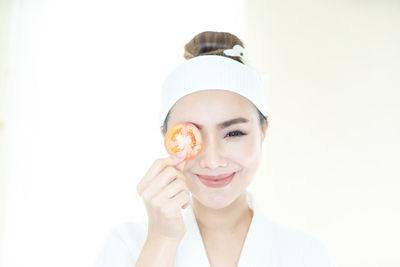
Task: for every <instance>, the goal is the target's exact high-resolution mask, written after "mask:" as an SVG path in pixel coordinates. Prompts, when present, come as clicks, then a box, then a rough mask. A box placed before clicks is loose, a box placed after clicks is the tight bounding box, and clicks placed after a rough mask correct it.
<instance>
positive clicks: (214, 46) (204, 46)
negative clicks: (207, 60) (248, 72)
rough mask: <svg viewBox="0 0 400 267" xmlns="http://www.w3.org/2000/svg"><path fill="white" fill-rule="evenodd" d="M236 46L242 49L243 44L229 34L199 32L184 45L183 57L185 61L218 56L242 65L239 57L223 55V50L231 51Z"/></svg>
mask: <svg viewBox="0 0 400 267" xmlns="http://www.w3.org/2000/svg"><path fill="white" fill-rule="evenodd" d="M237 44H238V45H241V46H242V47H243V48H244V44H243V42H242V41H241V40H240V39H239V38H238V37H236V35H233V34H231V33H229V32H211V31H206V32H201V33H199V34H197V35H196V36H195V37H193V39H192V40H190V41H189V42H188V43H187V44H186V45H185V53H184V55H183V56H184V57H185V59H191V58H193V57H197V56H201V55H219V56H224V57H229V58H232V59H234V60H236V61H239V62H240V63H243V62H242V60H241V59H240V57H234V56H228V55H225V54H224V50H225V49H231V48H232V47H233V46H235V45H237Z"/></svg>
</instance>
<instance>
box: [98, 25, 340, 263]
mask: <svg viewBox="0 0 400 267" xmlns="http://www.w3.org/2000/svg"><path fill="white" fill-rule="evenodd" d="M243 46H244V44H243V42H242V41H241V40H240V39H239V38H238V37H236V36H235V35H233V34H230V33H227V32H210V31H206V32H202V33H199V34H198V35H196V36H195V37H194V38H193V39H192V40H191V41H190V42H188V43H187V44H186V45H185V53H184V56H185V58H186V59H187V61H186V62H184V63H183V64H181V65H179V66H178V67H176V68H175V69H174V70H173V71H172V72H171V73H169V75H168V76H167V77H166V79H165V81H164V83H163V91H162V97H161V109H160V125H162V126H161V127H160V130H161V134H162V136H163V137H165V135H166V133H168V130H169V129H170V127H171V126H174V125H177V124H179V123H191V124H192V125H194V126H193V127H197V130H198V131H199V132H200V133H201V136H202V140H203V147H202V150H201V152H200V154H199V155H197V156H196V157H194V158H192V159H191V160H187V161H184V160H182V159H180V158H179V157H176V156H174V155H173V156H171V157H168V158H162V159H157V160H155V161H154V163H153V165H152V166H150V168H149V169H148V171H147V173H146V174H145V176H144V177H143V178H142V180H141V181H140V182H139V184H138V185H137V191H138V193H139V195H140V196H141V198H142V199H143V201H144V204H145V206H146V210H147V213H148V222H147V223H145V224H138V223H134V222H129V223H125V224H123V225H120V226H119V227H117V228H115V229H113V231H112V232H111V233H110V235H109V237H108V239H107V240H106V243H105V246H104V248H103V250H102V251H101V254H100V256H99V258H98V261H97V264H96V267H106V266H107V267H111V266H113V267H119V266H120V267H122V266H137V267H139V266H146V267H148V266H178V267H181V266H182V267H183V266H241V267H244V266H275V267H289V266H299V267H329V266H332V265H331V262H330V258H329V253H328V250H327V249H326V247H325V245H324V244H323V243H322V242H321V241H319V240H318V239H316V238H314V237H313V236H311V235H310V234H307V233H303V232H301V231H298V230H294V229H291V228H289V227H287V226H284V225H280V224H278V223H276V222H273V221H272V220H270V219H268V218H267V217H265V216H264V215H263V214H262V213H261V212H260V210H259V208H258V205H257V203H256V201H255V199H254V197H253V195H252V194H251V193H250V192H249V191H247V187H248V186H249V185H250V184H251V182H252V179H253V177H254V175H255V173H256V171H257V169H258V167H259V164H260V160H261V155H262V144H263V141H264V140H265V137H266V132H267V128H268V125H269V119H268V116H267V106H266V99H265V95H264V89H263V86H262V83H261V78H260V75H259V74H258V73H257V72H256V71H255V70H254V69H253V68H252V67H251V66H249V65H248V64H245V63H244V61H242V55H243V54H244V53H243V54H242V53H241V51H242V52H243V51H244V47H243ZM231 49H233V50H234V51H233V52H232V50H231ZM226 50H228V51H229V53H224V52H225V51H226ZM236 52H237V53H236ZM182 209H184V210H182Z"/></svg>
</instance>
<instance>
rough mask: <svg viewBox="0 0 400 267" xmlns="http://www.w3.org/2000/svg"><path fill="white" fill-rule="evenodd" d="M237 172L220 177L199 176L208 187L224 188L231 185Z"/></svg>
mask: <svg viewBox="0 0 400 267" xmlns="http://www.w3.org/2000/svg"><path fill="white" fill-rule="evenodd" d="M235 173H236V172H233V173H230V174H222V175H218V176H210V175H198V174H197V177H198V178H199V180H200V181H201V182H202V183H203V184H204V185H205V186H208V187H223V186H226V185H227V184H229V183H230V182H231V181H232V179H233V177H234V176H235Z"/></svg>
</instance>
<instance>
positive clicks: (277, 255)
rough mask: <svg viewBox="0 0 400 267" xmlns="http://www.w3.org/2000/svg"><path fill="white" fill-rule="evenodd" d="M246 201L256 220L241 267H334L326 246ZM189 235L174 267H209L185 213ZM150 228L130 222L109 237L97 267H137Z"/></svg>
mask: <svg viewBox="0 0 400 267" xmlns="http://www.w3.org/2000/svg"><path fill="white" fill-rule="evenodd" d="M247 200H248V203H249V206H250V208H251V209H253V218H252V221H251V224H250V228H249V231H248V233H247V237H246V240H245V243H244V245H243V248H242V252H241V255H240V258H239V263H238V267H258V266H260V267H261V266H263V267H333V266H334V264H333V262H332V261H331V258H330V253H329V251H328V249H327V247H326V246H325V244H324V243H323V242H322V241H320V240H319V239H317V238H315V237H314V236H312V235H311V234H308V233H305V232H303V231H300V230H297V229H294V228H291V227H289V226H286V225H283V224H280V223H277V222H274V221H272V220H270V219H269V218H267V217H266V216H264V215H263V214H262V212H261V210H260V209H259V207H258V204H257V203H256V202H255V200H254V196H253V194H252V193H251V192H249V191H248V192H247ZM182 212H183V218H184V222H185V225H186V229H187V231H186V234H185V236H184V237H183V239H182V240H181V243H180V244H179V247H178V251H177V254H176V257H175V267H209V266H210V263H209V262H208V258H207V253H206V250H205V247H204V244H203V240H202V238H201V235H200V231H199V228H198V225H197V222H196V217H195V215H194V212H193V207H192V206H191V205H189V206H188V208H186V209H185V210H182ZM146 233H147V224H146V223H134V222H127V223H124V224H121V225H119V226H117V227H115V228H114V229H112V230H111V232H110V233H109V235H108V237H107V239H106V241H105V244H104V246H103V248H102V250H101V252H100V255H99V256H98V258H97V261H96V263H95V267H134V266H135V262H136V260H137V258H138V256H139V254H140V251H141V248H142V247H143V244H144V242H145V240H146Z"/></svg>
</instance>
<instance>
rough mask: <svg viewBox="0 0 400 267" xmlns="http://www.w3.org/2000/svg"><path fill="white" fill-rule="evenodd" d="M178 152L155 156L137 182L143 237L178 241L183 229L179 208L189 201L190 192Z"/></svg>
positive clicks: (184, 229)
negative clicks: (144, 224) (145, 227)
mask: <svg viewBox="0 0 400 267" xmlns="http://www.w3.org/2000/svg"><path fill="white" fill-rule="evenodd" d="M185 163H186V162H185V161H183V159H182V158H179V157H178V156H176V155H174V156H170V157H167V158H161V159H157V160H155V161H154V162H153V164H152V165H151V167H150V168H149V170H148V171H147V173H146V174H145V176H144V177H143V178H142V180H141V181H140V182H139V183H138V185H137V188H136V189H137V192H138V193H139V195H140V197H141V198H142V199H143V201H144V203H145V206H146V210H147V215H148V219H149V220H148V233H147V234H148V235H147V239H153V240H166V241H172V242H180V240H181V239H182V238H183V236H184V235H185V233H186V227H185V224H184V222H183V217H182V211H181V209H182V208H186V207H187V206H188V205H189V204H190V193H189V190H188V188H187V186H186V183H185V177H184V175H183V173H182V170H183V168H184V165H185Z"/></svg>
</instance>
